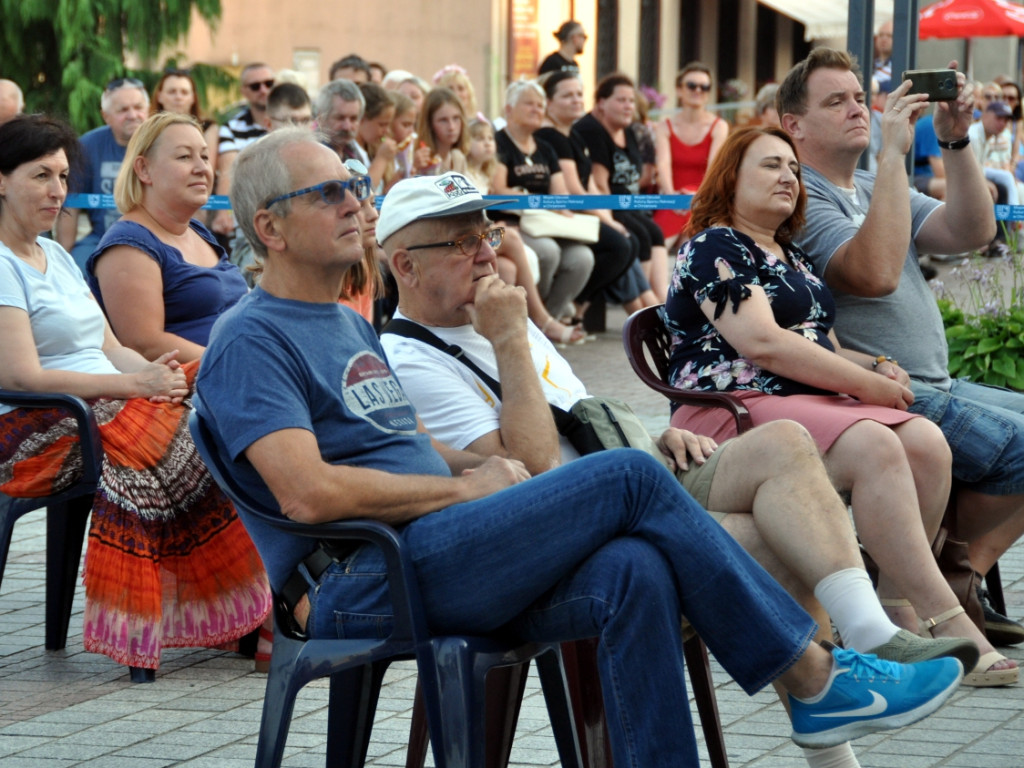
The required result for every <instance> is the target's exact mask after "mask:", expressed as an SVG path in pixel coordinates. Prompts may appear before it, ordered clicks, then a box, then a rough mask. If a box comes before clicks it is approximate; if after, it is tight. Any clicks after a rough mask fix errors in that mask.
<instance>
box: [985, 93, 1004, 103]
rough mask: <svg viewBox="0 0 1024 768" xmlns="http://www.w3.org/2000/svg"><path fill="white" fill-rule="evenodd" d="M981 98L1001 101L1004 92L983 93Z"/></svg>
mask: <svg viewBox="0 0 1024 768" xmlns="http://www.w3.org/2000/svg"><path fill="white" fill-rule="evenodd" d="M981 98H983V99H984V100H985V101H999V100H1000V99H1001V98H1003V96H1002V94H995V93H983V94H981Z"/></svg>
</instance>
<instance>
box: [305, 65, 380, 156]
mask: <svg viewBox="0 0 1024 768" xmlns="http://www.w3.org/2000/svg"><path fill="white" fill-rule="evenodd" d="M365 109H366V99H365V98H363V93H362V91H360V90H359V86H358V85H356V84H355V83H353V82H352V81H351V80H332V81H331V82H329V83H328V84H327V85H325V86H324V87H323V88H321V89H320V93H319V94H317V97H316V121H317V125H318V127H319V128H320V131H321V132H322V133H323V134H324V135H325V136H326V137H327V143H328V145H329V146H330V147H331V149H333V150H334V151H335V152H337V153H338V155H340V156H341V159H342V160H343V161H344V160H358V161H359V162H361V163H362V164H363V165H365V166H366V167H367V168H369V167H370V157H369V155H367V154H366V150H364V149H363V148H362V147H361V146H359V142H358V141H356V135H357V134H358V133H359V121H360V120H362V119H363V111H364V110H365Z"/></svg>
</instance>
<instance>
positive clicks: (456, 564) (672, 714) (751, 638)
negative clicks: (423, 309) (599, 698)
mask: <svg viewBox="0 0 1024 768" xmlns="http://www.w3.org/2000/svg"><path fill="white" fill-rule="evenodd" d="M401 535H402V537H403V539H404V540H405V542H406V543H407V544H408V546H409V548H410V552H411V554H412V557H413V561H414V563H415V568H416V573H417V577H418V580H419V584H420V589H421V594H422V597H423V602H424V608H425V611H426V616H427V621H428V623H429V625H430V630H431V631H432V632H435V633H450V634H459V633H466V634H479V633H492V632H496V631H501V632H502V633H510V634H511V635H512V636H514V637H518V638H521V639H524V640H545V641H552V640H559V641H562V640H573V639H579V638H584V637H594V636H597V637H598V638H599V649H598V664H599V669H600V675H601V682H602V688H603V692H604V701H605V709H606V711H607V715H608V725H609V731H610V736H611V744H612V752H613V761H614V763H615V765H616V766H619V767H620V768H659V766H666V768H667V766H680V765H686V766H690V765H692V766H697V765H698V760H697V751H696V744H695V742H694V738H693V724H692V721H691V719H690V712H689V705H688V701H687V696H686V682H685V677H684V668H683V660H682V638H681V628H680V614H681V613H683V614H685V615H686V617H687V618H688V619H689V620H690V622H691V623H692V624H693V626H694V628H695V629H696V630H697V631H698V632H699V633H700V635H701V636H702V637H703V639H704V641H705V642H706V643H707V645H708V647H709V648H710V649H711V651H712V652H713V653H714V655H715V657H716V658H717V659H718V661H719V662H720V663H721V664H722V665H723V666H724V667H725V669H726V670H727V671H728V672H729V674H730V675H732V677H733V678H734V679H735V680H736V682H737V683H739V684H740V686H742V687H743V689H744V690H745V691H747V692H748V693H753V692H755V691H757V690H759V689H760V688H762V687H763V686H764V685H766V684H767V683H769V682H770V681H772V680H774V679H775V678H776V677H778V676H779V675H780V674H782V673H783V672H784V671H786V670H787V669H788V668H789V667H790V666H791V665H792V664H793V663H794V662H795V661H796V660H797V659H799V658H800V657H801V656H802V655H803V653H804V651H805V650H806V648H807V645H808V644H809V642H810V640H811V638H812V636H813V635H814V632H815V629H816V626H815V624H814V622H813V620H812V619H811V618H810V617H809V616H808V615H807V614H806V613H805V612H804V611H803V610H802V609H801V608H800V607H799V606H798V605H797V604H796V603H794V602H793V600H792V599H791V598H790V597H789V596H788V595H787V594H786V593H785V592H784V591H783V590H782V588H781V587H779V585H778V584H776V583H775V581H773V580H772V578H771V577H770V576H768V574H767V573H766V572H765V571H764V570H763V569H762V568H761V567H760V566H759V565H758V564H757V563H755V562H754V561H753V560H752V559H751V558H750V557H749V556H748V555H747V554H746V553H745V552H744V551H743V550H742V549H741V548H740V546H739V545H738V544H737V543H736V542H735V541H734V540H733V539H732V538H731V537H730V536H729V535H728V534H726V533H725V532H724V530H723V529H722V528H721V527H720V526H719V525H718V524H717V523H715V522H714V521H713V520H712V518H711V517H710V516H709V515H708V514H707V513H706V512H705V511H704V510H703V509H701V508H700V507H699V506H698V505H697V504H696V503H695V502H694V501H693V499H692V498H691V497H690V496H689V495H688V494H687V493H686V491H684V490H683V489H682V488H681V487H680V485H679V483H678V481H677V480H676V479H675V478H674V477H673V476H672V475H671V474H669V473H668V472H667V471H666V470H665V468H664V467H663V466H662V465H661V464H659V463H658V462H657V461H655V460H654V459H652V458H651V457H650V456H648V455H647V454H645V453H643V452H641V451H636V450H630V449H623V450H616V451H605V452H601V453H597V454H592V455H590V456H585V457H583V458H581V459H579V460H577V461H573V462H572V463H571V464H570V465H566V466H563V467H560V468H558V469H555V470H552V471H550V472H546V473H544V474H543V475H540V476H539V477H537V478H534V479H532V480H530V481H527V482H525V483H520V484H519V485H516V486H513V487H512V488H508V489H506V490H504V491H502V492H500V493H497V494H494V495H493V496H489V497H487V498H484V499H480V500H477V501H472V502H468V503H463V504H457V505H455V506H452V507H448V508H446V509H443V510H440V511H438V512H434V513H432V514H428V515H425V516H423V517H421V518H419V519H417V520H415V521H413V522H412V523H410V524H408V525H406V526H405V527H404V529H403V530H402V532H401ZM384 570H385V569H384V564H383V559H382V557H381V556H380V553H379V551H378V550H376V548H373V547H371V546H364V547H362V548H360V549H359V550H357V551H356V552H354V553H353V554H352V555H351V556H350V557H349V558H348V559H347V560H345V561H344V562H341V563H337V564H335V566H333V567H332V568H329V569H328V570H327V571H326V572H325V573H324V575H323V576H322V577H321V579H320V582H319V583H318V584H317V585H315V586H314V587H313V588H312V589H311V590H310V594H309V597H310V602H311V613H310V617H309V624H308V629H309V631H310V633H311V634H312V635H313V636H318V637H332V636H347V637H356V636H360V637H362V636H366V634H367V633H371V634H376V633H379V634H386V633H387V632H389V631H390V612H391V607H390V605H389V603H388V599H387V587H386V583H385V576H384Z"/></svg>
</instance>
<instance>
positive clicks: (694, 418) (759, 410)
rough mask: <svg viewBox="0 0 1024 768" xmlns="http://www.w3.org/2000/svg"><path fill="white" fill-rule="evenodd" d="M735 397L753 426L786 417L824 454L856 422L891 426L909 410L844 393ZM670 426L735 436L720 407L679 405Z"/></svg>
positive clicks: (746, 394)
mask: <svg viewBox="0 0 1024 768" xmlns="http://www.w3.org/2000/svg"><path fill="white" fill-rule="evenodd" d="M732 394H733V395H735V396H736V397H738V398H739V399H740V400H741V401H742V402H743V404H744V405H745V406H746V407H747V410H749V411H750V418H751V419H752V420H753V422H754V426H755V427H756V426H758V425H759V424H766V423H767V422H769V421H778V420H779V419H790V420H791V421H795V422H797V423H798V424H801V425H802V426H803V427H804V428H805V429H806V430H807V431H808V432H810V433H811V435H812V436H813V437H814V441H815V442H816V443H817V444H818V450H820V451H821V452H822V453H825V452H826V451H827V450H828V449H829V448H831V447H832V444H833V443H834V442H835V441H836V440H837V439H838V438H839V436H840V435H841V434H843V432H845V431H846V430H847V429H849V428H850V427H851V426H853V425H854V424H856V423H857V422H858V421H864V420H865V419H867V420H869V421H877V422H878V423H879V424H885V425H886V426H888V427H894V426H896V425H897V424H902V423H903V422H905V421H910V419H916V418H918V417H917V416H916V415H914V414H912V413H907V412H906V411H899V410H896V409H895V408H886V407H884V406H881V405H868V404H867V403H862V402H860V401H859V400H855V399H854V398H852V397H849V396H847V395H789V396H786V397H783V396H781V395H766V394H764V393H763V392H757V391H754V390H748V391H737V392H733V393H732ZM672 426H673V427H679V428H680V429H688V430H690V431H691V432H694V433H696V434H698V435H707V436H708V437H711V438H712V439H714V440H715V441H717V442H719V443H720V442H722V441H723V440H727V439H729V438H730V437H735V436H736V422H735V421H734V420H733V418H732V416H731V415H730V413H729V412H728V411H727V410H725V409H724V408H703V407H700V406H693V405H682V406H680V407H679V408H678V409H677V410H676V412H675V413H674V414H672Z"/></svg>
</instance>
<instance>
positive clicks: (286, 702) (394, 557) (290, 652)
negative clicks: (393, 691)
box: [189, 411, 580, 768]
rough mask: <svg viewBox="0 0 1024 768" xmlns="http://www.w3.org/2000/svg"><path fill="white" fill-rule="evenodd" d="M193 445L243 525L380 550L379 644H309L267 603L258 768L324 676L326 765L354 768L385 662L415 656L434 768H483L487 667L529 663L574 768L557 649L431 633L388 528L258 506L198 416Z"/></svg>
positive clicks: (566, 762) (275, 757) (280, 744)
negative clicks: (267, 658) (390, 614)
mask: <svg viewBox="0 0 1024 768" xmlns="http://www.w3.org/2000/svg"><path fill="white" fill-rule="evenodd" d="M189 428H190V429H191V431H192V436H193V439H194V440H195V443H196V447H197V448H198V449H199V453H200V454H201V455H202V457H203V459H204V461H205V462H206V464H207V466H208V467H209V469H210V473H211V474H212V475H213V478H214V480H216V482H217V483H218V484H219V485H220V486H221V488H222V489H223V490H224V492H225V493H226V494H227V495H228V496H229V497H230V498H231V500H232V501H233V502H234V503H235V506H236V508H237V509H238V512H239V515H240V517H241V518H242V521H243V522H244V523H246V524H249V522H250V521H251V520H256V521H259V522H260V523H263V524H265V525H269V526H272V527H274V528H276V529H279V530H281V531H283V532H287V533H289V534H291V535H301V536H309V537H311V538H314V539H324V540H332V541H353V540H355V541H362V542H369V543H371V544H374V545H375V546H378V547H380V549H381V551H382V552H383V553H384V556H385V560H386V562H387V568H388V590H389V594H390V598H391V602H392V605H393V608H394V629H393V630H392V632H391V635H390V636H389V637H387V638H385V639H382V640H361V639H307V638H305V637H303V636H302V635H301V634H299V633H298V632H296V631H294V629H293V628H292V625H293V621H292V618H291V616H290V615H289V614H288V611H287V608H286V607H285V606H284V603H283V602H282V601H281V600H280V599H279V598H278V597H277V596H276V595H275V599H274V652H273V654H272V656H271V662H270V673H269V675H268V677H267V691H266V695H265V697H264V701H263V716H262V721H261V723H260V736H259V744H258V746H257V751H256V766H257V768H276V766H279V765H280V764H281V758H282V754H283V752H284V746H285V741H286V739H287V736H288V729H289V726H290V722H291V717H292V712H293V710H294V704H295V696H296V694H297V693H298V691H299V690H300V689H301V688H302V687H303V686H305V685H306V684H307V683H308V682H310V681H312V680H315V679H318V678H323V677H330V678H331V683H330V699H329V705H328V726H327V764H328V765H330V766H345V767H349V766H352V767H355V766H362V765H363V763H364V761H365V759H366V751H367V746H368V744H369V740H370V732H371V729H372V727H373V715H374V712H375V710H376V705H377V699H378V696H379V694H380V687H381V682H382V680H383V677H384V672H385V671H386V669H387V666H388V664H390V663H391V662H392V661H394V660H397V659H409V658H415V659H416V663H417V669H418V672H419V684H420V687H421V689H422V692H423V699H424V704H425V706H426V711H427V726H428V729H429V733H430V742H431V744H432V745H433V751H434V761H435V764H436V765H437V766H438V768H463V767H464V766H465V767H466V768H482V767H483V766H484V765H485V739H484V731H485V724H484V723H485V719H484V678H485V676H486V673H487V672H488V670H490V669H493V668H498V667H506V666H512V665H516V664H522V663H524V662H526V661H528V660H529V659H531V658H535V659H536V660H537V665H538V670H539V672H540V677H541V683H542V685H543V688H544V696H545V700H546V702H547V705H548V712H549V715H550V717H551V723H552V729H553V732H554V735H555V741H556V745H557V747H558V752H559V758H560V760H561V763H562V765H563V766H579V765H580V756H579V744H578V740H577V738H576V732H575V728H574V726H573V720H572V712H571V708H570V705H569V699H568V691H567V690H566V681H565V674H564V672H563V669H562V664H561V656H560V654H559V648H558V644H557V643H549V644H537V643H528V644H519V645H514V644H508V643H503V642H501V641H500V640H498V639H496V638H487V637H467V636H450V637H438V636H431V635H430V634H429V633H428V632H427V630H426V621H425V618H424V614H423V608H422V605H421V603H420V597H419V586H418V584H417V582H416V578H415V571H414V569H413V567H412V562H411V560H410V557H409V554H408V552H407V550H406V548H405V545H404V543H403V542H402V540H401V539H400V538H399V536H398V535H397V534H396V532H395V531H394V529H393V528H391V527H390V526H387V525H384V524H383V523H380V522H377V521H374V520H347V521H339V522H332V523H326V524H321V525H309V524H304V523H296V522H294V521H291V520H288V519H287V518H285V517H283V516H281V515H280V514H278V513H277V512H276V511H275V510H271V509H268V508H266V507H265V506H263V505H262V504H261V503H259V502H258V501H256V500H255V499H253V498H252V496H251V495H250V494H249V493H248V492H247V491H246V490H245V489H244V488H242V487H241V486H240V485H239V484H238V483H237V482H235V481H234V480H233V478H232V477H231V475H230V474H229V473H228V472H227V471H226V464H225V459H224V457H223V456H222V455H221V454H220V452H219V451H218V450H217V447H216V443H215V442H214V439H213V436H212V434H211V433H210V432H209V429H208V427H207V426H206V424H205V423H204V422H203V421H202V419H201V418H200V417H199V415H198V414H197V413H196V412H194V411H193V412H192V413H191V414H190V415H189Z"/></svg>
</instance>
